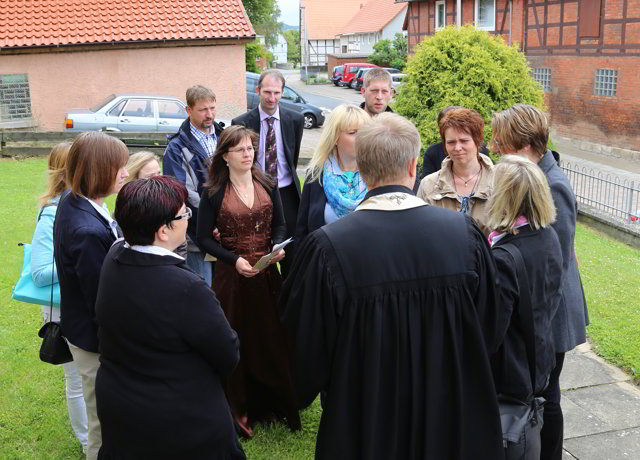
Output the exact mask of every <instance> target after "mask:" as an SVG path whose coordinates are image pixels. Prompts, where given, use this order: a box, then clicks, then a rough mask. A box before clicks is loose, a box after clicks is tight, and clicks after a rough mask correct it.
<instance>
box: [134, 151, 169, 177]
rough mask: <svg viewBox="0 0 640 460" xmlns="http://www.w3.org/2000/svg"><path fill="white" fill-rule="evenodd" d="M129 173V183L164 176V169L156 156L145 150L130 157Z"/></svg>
mask: <svg viewBox="0 0 640 460" xmlns="http://www.w3.org/2000/svg"><path fill="white" fill-rule="evenodd" d="M127 171H128V172H129V177H128V178H127V182H131V181H134V180H137V179H148V178H150V177H154V176H160V175H162V169H161V168H160V163H159V162H158V157H157V156H156V154H155V153H153V152H147V151H144V150H143V151H141V152H136V153H134V154H133V155H131V156H130V157H129V161H128V162H127Z"/></svg>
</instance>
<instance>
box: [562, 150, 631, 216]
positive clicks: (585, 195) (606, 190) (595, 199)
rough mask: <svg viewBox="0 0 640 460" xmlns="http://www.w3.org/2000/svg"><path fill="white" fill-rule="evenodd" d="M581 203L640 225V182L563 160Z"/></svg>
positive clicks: (566, 172)
mask: <svg viewBox="0 0 640 460" xmlns="http://www.w3.org/2000/svg"><path fill="white" fill-rule="evenodd" d="M560 167H561V168H562V170H563V171H564V173H565V174H566V175H567V177H568V178H569V182H570V183H571V187H573V192H574V193H575V195H576V199H577V200H578V203H579V204H580V205H585V206H587V207H589V208H591V209H592V210H597V211H598V212H599V213H601V214H605V215H607V216H609V217H613V218H614V219H615V220H617V221H623V222H624V223H626V224H638V225H640V181H634V180H630V179H620V178H619V177H618V176H614V175H612V174H607V173H603V172H601V171H595V170H594V169H591V168H587V167H583V166H580V165H572V164H571V163H567V162H564V161H563V162H561V163H560Z"/></svg>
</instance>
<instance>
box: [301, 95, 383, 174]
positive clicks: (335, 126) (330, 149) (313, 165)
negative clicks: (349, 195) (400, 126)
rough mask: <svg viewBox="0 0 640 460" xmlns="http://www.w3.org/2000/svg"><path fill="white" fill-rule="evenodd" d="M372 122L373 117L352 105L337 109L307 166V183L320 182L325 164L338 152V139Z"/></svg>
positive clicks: (330, 116)
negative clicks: (343, 134) (351, 130)
mask: <svg viewBox="0 0 640 460" xmlns="http://www.w3.org/2000/svg"><path fill="white" fill-rule="evenodd" d="M370 121H371V117H369V115H368V114H367V112H365V111H364V110H362V109H361V108H360V107H358V106H355V105H351V104H342V105H339V106H338V107H336V108H335V109H334V110H333V111H332V112H331V114H330V115H329V119H328V120H327V122H326V123H325V124H324V128H323V129H322V135H321V137H320V141H319V142H318V146H317V147H316V149H315V151H314V152H313V156H312V157H311V161H310V162H309V165H308V166H307V170H306V177H307V181H308V182H310V181H315V180H319V179H320V176H321V175H322V170H323V169H324V163H325V162H326V161H327V159H328V158H329V156H330V155H331V154H332V153H334V152H336V144H337V143H338V138H339V137H340V135H341V134H342V133H344V132H347V131H349V130H350V129H360V128H361V127H362V126H364V125H365V124H366V123H368V122H370Z"/></svg>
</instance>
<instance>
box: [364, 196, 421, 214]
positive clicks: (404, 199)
mask: <svg viewBox="0 0 640 460" xmlns="http://www.w3.org/2000/svg"><path fill="white" fill-rule="evenodd" d="M426 205H427V203H425V202H424V201H422V200H421V199H420V198H418V197H417V196H415V195H411V194H410V193H405V192H389V193H382V194H380V195H374V196H372V197H370V198H367V199H366V200H364V201H363V202H362V203H360V204H359V205H358V207H357V208H356V211H362V210H365V209H368V210H376V211H403V210H405V209H412V208H417V207H419V206H426Z"/></svg>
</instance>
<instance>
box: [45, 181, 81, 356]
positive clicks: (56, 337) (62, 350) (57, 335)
mask: <svg viewBox="0 0 640 460" xmlns="http://www.w3.org/2000/svg"><path fill="white" fill-rule="evenodd" d="M66 195H68V193H67V194H66ZM66 195H63V196H62V197H60V204H61V203H62V200H63V198H64V197H65V196H66ZM60 204H58V209H60ZM57 215H58V211H57V210H56V217H57ZM56 220H57V219H54V221H53V238H54V239H55V234H56V233H55V228H56ZM55 252H56V247H55V241H54V244H53V254H54V256H53V261H52V262H51V263H52V264H53V265H54V267H53V268H54V269H55ZM51 318H53V270H51V298H50V302H49V321H47V322H46V323H45V325H44V326H42V327H41V328H40V330H39V331H38V336H40V337H41V338H42V345H40V360H41V361H44V362H45V363H49V364H64V363H68V362H71V361H73V356H71V351H70V350H69V345H68V344H67V341H66V340H65V339H64V337H63V335H62V328H61V327H60V324H58V323H56V322H54V321H51Z"/></svg>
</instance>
